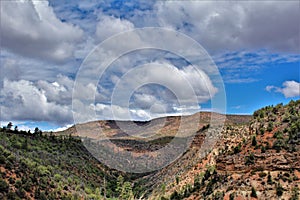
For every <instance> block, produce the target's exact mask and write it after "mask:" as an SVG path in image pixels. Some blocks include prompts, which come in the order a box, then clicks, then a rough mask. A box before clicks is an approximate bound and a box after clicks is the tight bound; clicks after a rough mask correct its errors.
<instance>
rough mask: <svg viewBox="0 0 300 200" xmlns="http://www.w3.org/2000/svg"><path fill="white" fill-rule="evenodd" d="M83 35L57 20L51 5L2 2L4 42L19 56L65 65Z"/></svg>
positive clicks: (46, 3)
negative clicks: (63, 62) (64, 62)
mask: <svg viewBox="0 0 300 200" xmlns="http://www.w3.org/2000/svg"><path fill="white" fill-rule="evenodd" d="M82 36H83V31H82V30H81V29H80V28H78V27H76V26H74V25H72V24H68V23H65V22H62V21H61V20H60V19H58V18H57V17H56V15H55V13H54V12H53V9H52V7H50V6H49V3H48V1H1V41H2V45H3V47H4V48H7V49H9V50H10V51H12V52H15V53H17V54H20V55H23V56H27V57H32V58H39V59H47V60H50V61H54V62H62V61H65V60H66V59H68V58H70V57H71V56H72V53H73V51H74V48H75V45H76V43H77V42H79V41H80V40H81V38H82Z"/></svg>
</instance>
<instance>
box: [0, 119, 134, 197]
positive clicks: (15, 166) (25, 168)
mask: <svg viewBox="0 0 300 200" xmlns="http://www.w3.org/2000/svg"><path fill="white" fill-rule="evenodd" d="M11 127H12V124H11V125H10V124H8V126H7V127H6V128H3V129H1V130H0V166H1V167H2V168H3V169H5V171H2V174H1V177H0V178H1V179H0V196H1V193H2V195H4V196H7V197H8V198H12V199H18V198H37V199H81V198H86V199H101V198H103V197H104V191H105V192H106V194H105V196H106V197H107V198H113V197H118V195H119V193H118V191H117V190H116V178H115V177H116V174H117V173H119V172H116V171H111V173H110V175H108V174H107V173H105V170H106V168H105V167H104V166H102V165H101V164H100V163H99V162H98V161H97V160H95V159H94V158H93V157H92V156H91V155H90V154H89V152H88V151H87V150H86V149H85V147H84V146H83V144H82V142H81V140H80V139H79V138H77V137H66V136H60V137H57V136H53V135H45V134H42V132H41V131H40V130H39V129H38V128H36V129H35V131H34V133H28V132H23V131H22V132H21V131H20V132H19V131H17V129H14V130H11ZM11 173H14V174H13V175H12V174H11ZM104 178H105V179H106V180H108V181H107V183H106V184H104V181H103V180H104ZM128 185H130V186H131V184H127V183H126V186H128ZM99 188H102V190H101V191H100V190H99ZM14 191H15V192H14ZM27 192H28V194H26V193H27ZM127 192H129V193H130V194H133V193H132V192H130V187H126V188H124V190H122V195H123V196H125V197H126V194H127ZM28 195H31V196H28ZM125 197H124V199H125Z"/></svg>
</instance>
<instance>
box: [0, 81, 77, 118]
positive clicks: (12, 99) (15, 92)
mask: <svg viewBox="0 0 300 200" xmlns="http://www.w3.org/2000/svg"><path fill="white" fill-rule="evenodd" d="M3 85H4V87H3V89H2V91H1V97H0V102H1V118H2V120H20V121H22V120H33V121H53V122H55V123H57V124H65V123H70V122H71V119H72V118H71V117H72V116H71V111H70V107H69V106H67V105H61V104H58V103H56V102H49V101H48V99H47V96H46V94H45V91H43V90H41V89H39V88H38V87H37V86H36V85H34V83H33V82H30V81H26V80H20V81H9V80H6V79H5V80H4V83H3Z"/></svg>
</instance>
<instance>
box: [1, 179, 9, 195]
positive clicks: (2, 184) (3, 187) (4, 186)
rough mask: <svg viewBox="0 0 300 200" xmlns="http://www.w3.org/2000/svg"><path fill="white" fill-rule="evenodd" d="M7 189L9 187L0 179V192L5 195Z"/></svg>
mask: <svg viewBox="0 0 300 200" xmlns="http://www.w3.org/2000/svg"><path fill="white" fill-rule="evenodd" d="M8 189H9V185H8V184H7V182H6V181H5V180H3V179H0V191H3V192H6V193H7V192H8Z"/></svg>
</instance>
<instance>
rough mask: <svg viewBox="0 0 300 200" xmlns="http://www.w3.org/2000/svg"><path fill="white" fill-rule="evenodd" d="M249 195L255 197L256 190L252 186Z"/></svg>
mask: <svg viewBox="0 0 300 200" xmlns="http://www.w3.org/2000/svg"><path fill="white" fill-rule="evenodd" d="M250 196H251V197H254V198H257V194H256V190H255V188H254V187H252V188H251V194H250Z"/></svg>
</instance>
